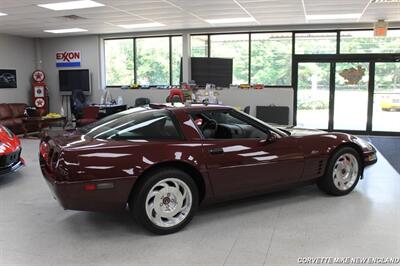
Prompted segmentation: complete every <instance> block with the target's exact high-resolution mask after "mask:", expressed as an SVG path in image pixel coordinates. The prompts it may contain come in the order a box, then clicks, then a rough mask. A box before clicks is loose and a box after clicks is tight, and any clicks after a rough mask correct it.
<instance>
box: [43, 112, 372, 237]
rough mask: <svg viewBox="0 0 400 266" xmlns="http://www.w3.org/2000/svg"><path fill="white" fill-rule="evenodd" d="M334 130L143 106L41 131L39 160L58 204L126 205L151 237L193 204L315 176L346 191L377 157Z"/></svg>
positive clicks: (181, 220)
mask: <svg viewBox="0 0 400 266" xmlns="http://www.w3.org/2000/svg"><path fill="white" fill-rule="evenodd" d="M376 160H377V159H376V150H375V148H374V147H373V146H372V145H371V144H369V143H368V142H366V141H364V140H362V139H360V138H358V137H355V136H352V135H349V134H343V133H328V132H324V131H318V130H306V129H296V128H286V129H285V128H282V129H280V128H275V127H272V126H270V125H268V124H265V123H264V122H262V121H259V120H257V119H256V118H254V117H251V116H249V115H247V114H245V113H242V112H239V111H236V110H234V109H233V108H231V107H227V106H218V105H209V106H205V105H195V104H193V105H190V106H180V107H177V106H172V105H151V106H150V107H140V108H134V109H130V110H127V111H124V112H121V113H117V114H115V115H112V116H109V117H106V118H104V119H102V120H99V121H97V122H95V123H93V124H90V125H88V126H85V127H82V128H79V129H77V130H75V131H65V132H63V133H62V134H59V135H55V136H47V137H44V138H43V139H42V142H41V144H40V166H41V169H42V172H43V175H44V176H45V179H46V181H47V183H48V184H49V186H50V188H51V190H52V191H53V192H54V195H55V197H56V198H57V199H58V201H59V202H60V203H61V205H62V206H63V207H64V208H65V209H71V210H86V211H114V210H124V209H126V208H129V209H130V210H131V211H133V214H134V216H135V217H136V218H137V220H138V221H139V222H140V223H141V224H143V225H144V226H145V227H146V228H147V229H149V230H150V231H152V232H155V233H157V234H167V233H172V232H176V231H178V230H180V229H182V228H183V227H184V226H185V225H186V224H187V223H189V221H190V220H191V219H192V217H193V215H194V213H195V212H196V210H197V208H198V207H199V206H200V205H206V204H210V203H214V202H217V201H225V200H230V199H234V198H240V197H246V196H250V195H255V194H260V193H265V192H269V191H274V190H279V189H283V188H287V187H288V186H292V185H298V184H309V183H317V184H318V186H319V187H320V188H321V189H322V190H323V191H325V192H327V193H329V194H332V195H337V196H339V195H345V194H347V193H349V192H350V191H352V190H353V188H354V187H355V186H356V184H357V182H358V180H359V179H360V177H361V176H362V175H363V170H364V167H365V166H367V165H370V164H373V163H374V162H376Z"/></svg>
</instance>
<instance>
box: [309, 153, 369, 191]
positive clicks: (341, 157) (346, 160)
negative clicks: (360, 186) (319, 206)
mask: <svg viewBox="0 0 400 266" xmlns="http://www.w3.org/2000/svg"><path fill="white" fill-rule="evenodd" d="M362 167H363V166H362V163H361V159H360V155H359V154H358V152H357V151H356V150H355V149H353V148H351V147H343V148H341V149H339V150H338V151H336V152H335V153H334V154H333V155H332V157H331V159H330V161H329V162H328V165H327V170H326V173H325V175H324V176H323V177H321V178H320V179H319V180H318V183H317V184H318V187H319V188H320V189H321V190H323V191H324V192H326V193H328V194H331V195H335V196H342V195H346V194H348V193H350V192H351V191H352V190H353V189H354V187H355V186H356V185H357V183H358V180H359V179H360V176H361V173H362Z"/></svg>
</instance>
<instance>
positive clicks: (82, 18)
mask: <svg viewBox="0 0 400 266" xmlns="http://www.w3.org/2000/svg"><path fill="white" fill-rule="evenodd" d="M59 18H60V19H64V20H84V19H87V18H84V17H81V16H77V15H68V16H62V17H59Z"/></svg>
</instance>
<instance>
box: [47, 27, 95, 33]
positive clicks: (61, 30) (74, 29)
mask: <svg viewBox="0 0 400 266" xmlns="http://www.w3.org/2000/svg"><path fill="white" fill-rule="evenodd" d="M84 31H88V30H85V29H81V28H72V29H59V30H44V32H48V33H55V34H59V33H72V32H84Z"/></svg>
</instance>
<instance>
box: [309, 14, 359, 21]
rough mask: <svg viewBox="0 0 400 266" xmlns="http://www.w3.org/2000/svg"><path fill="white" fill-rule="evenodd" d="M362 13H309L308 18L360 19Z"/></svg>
mask: <svg viewBox="0 0 400 266" xmlns="http://www.w3.org/2000/svg"><path fill="white" fill-rule="evenodd" d="M360 17H361V13H349V14H323V15H307V16H306V19H307V20H336V19H359V18H360Z"/></svg>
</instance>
